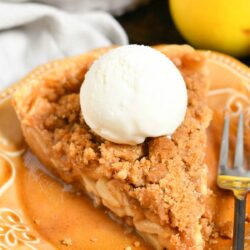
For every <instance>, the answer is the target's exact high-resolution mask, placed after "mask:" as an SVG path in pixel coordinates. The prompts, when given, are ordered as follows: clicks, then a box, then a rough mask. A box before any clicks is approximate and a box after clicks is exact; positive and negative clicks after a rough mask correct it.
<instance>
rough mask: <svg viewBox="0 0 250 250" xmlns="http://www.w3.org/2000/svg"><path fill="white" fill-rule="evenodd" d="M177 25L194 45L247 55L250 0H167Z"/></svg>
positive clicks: (249, 35)
mask: <svg viewBox="0 0 250 250" xmlns="http://www.w3.org/2000/svg"><path fill="white" fill-rule="evenodd" d="M169 4H170V11H171V14H172V17H173V20H174V22H175V24H176V27H177V28H178V29H179V31H180V32H181V34H182V35H183V36H184V38H185V39H186V40H187V41H188V42H190V43H191V44H192V45H194V46H195V47H197V48H202V49H211V50H218V51H222V52H225V53H229V54H231V55H234V56H246V55H250V0H169Z"/></svg>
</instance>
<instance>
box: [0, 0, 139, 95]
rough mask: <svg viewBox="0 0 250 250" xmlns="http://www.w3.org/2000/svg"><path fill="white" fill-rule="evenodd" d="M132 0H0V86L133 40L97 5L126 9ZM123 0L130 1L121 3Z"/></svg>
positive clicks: (108, 8) (106, 7)
mask: <svg viewBox="0 0 250 250" xmlns="http://www.w3.org/2000/svg"><path fill="white" fill-rule="evenodd" d="M132 1H134V2H136V1H135V0H126V1H124V0H86V1H85V0H78V1H77V0H72V1H70V0H50V1H48V0H41V1H36V2H34V1H32V2H31V1H25V0H15V1H14V0H12V1H3V0H2V1H1V0H0V90H2V89H4V88H5V87H7V86H8V85H10V84H12V83H13V82H15V81H17V80H19V79H20V78H21V77H23V76H24V75H25V74H27V73H28V72H29V71H30V70H31V69H32V68H34V67H36V66H38V65H40V64H43V63H47V62H48V61H50V60H54V59H59V58H63V57H65V56H71V55H76V54H80V53H84V52H85V51H88V50H90V49H94V48H97V47H102V46H108V45H110V44H118V45H123V44H127V43H128V39H127V35H126V33H125V32H124V30H123V29H122V27H121V26H120V25H119V24H118V22H117V21H116V20H115V19H114V18H113V17H112V16H111V15H110V14H109V13H106V12H104V11H101V10H97V9H101V8H102V9H105V10H109V11H112V12H116V13H120V12H122V11H124V10H125V9H127V8H128V5H129V2H130V4H131V2H132ZM137 1H138V0H137ZM39 2H40V3H39ZM69 2H70V3H71V4H72V5H70V4H69ZM103 2H106V5H103ZM117 2H120V3H122V2H123V3H124V2H126V4H123V5H120V8H118V7H119V6H118V5H117V4H116V5H115V3H117ZM45 3H50V4H52V5H54V6H52V5H46V4H45ZM112 3H113V5H112ZM74 4H75V5H74ZM73 5H74V8H72V6H73ZM102 5H103V6H102ZM112 6H113V7H112ZM115 6H116V7H115ZM59 8H61V9H59ZM76 10H77V11H76Z"/></svg>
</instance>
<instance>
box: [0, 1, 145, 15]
mask: <svg viewBox="0 0 250 250" xmlns="http://www.w3.org/2000/svg"><path fill="white" fill-rule="evenodd" d="M2 1H6V2H36V3H44V4H48V5H53V6H55V7H57V8H59V9H63V10H66V11H69V12H73V13H77V12H80V13H82V12H83V11H89V10H103V11H107V12H110V13H112V14H114V15H121V14H123V13H124V12H126V11H129V10H133V9H135V8H136V7H137V6H139V5H141V4H144V3H147V2H149V0H32V1H31V0H2Z"/></svg>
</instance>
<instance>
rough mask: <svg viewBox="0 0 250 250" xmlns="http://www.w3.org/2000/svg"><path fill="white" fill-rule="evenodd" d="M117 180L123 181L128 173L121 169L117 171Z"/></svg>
mask: <svg viewBox="0 0 250 250" xmlns="http://www.w3.org/2000/svg"><path fill="white" fill-rule="evenodd" d="M116 176H117V178H119V179H121V180H125V179H126V178H127V176H128V171H127V170H126V169H122V170H121V171H119V172H118V173H117V175H116Z"/></svg>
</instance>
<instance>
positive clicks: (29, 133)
mask: <svg viewBox="0 0 250 250" xmlns="http://www.w3.org/2000/svg"><path fill="white" fill-rule="evenodd" d="M155 48H156V49H157V50H159V51H160V52H162V53H163V54H165V55H166V56H168V57H169V58H170V59H171V60H172V62H174V64H175V65H176V66H177V67H178V69H179V70H180V71H181V74H182V75H183V78H184V80H185V83H186V87H187V90H188V108H187V112H186V116H185V119H184V121H183V122H182V124H181V126H179V127H178V129H177V130H176V131H175V132H174V134H173V135H172V136H171V138H170V137H166V136H161V137H156V138H147V139H146V141H145V142H143V143H141V144H138V145H132V146H131V145H124V144H117V143H113V142H111V141H108V140H105V139H104V138H102V137H100V136H98V135H97V134H95V133H94V132H93V131H92V130H91V129H90V128H89V127H88V126H87V124H86V123H85V121H84V119H83V116H82V113H81V109H80V98H79V91H80V87H81V85H82V82H83V80H84V77H85V73H86V72H87V71H88V69H89V68H90V66H91V64H92V63H93V62H94V61H95V60H96V59H97V58H99V57H100V56H101V55H103V54H105V53H106V52H107V51H109V50H110V49H111V48H108V49H99V50H95V51H92V52H89V53H87V54H85V55H81V56H77V57H73V58H69V59H64V60H61V61H56V62H52V63H49V64H47V65H44V66H42V67H39V68H37V69H35V70H34V71H33V72H32V73H30V74H29V75H28V76H27V77H26V78H24V79H23V80H22V81H21V87H20V88H19V89H18V90H17V92H16V93H15V95H14V100H13V103H14V107H15V110H16V112H17V115H18V117H19V119H20V121H21V126H22V130H23V134H24V136H25V138H26V141H27V143H28V145H29V147H30V148H31V150H32V151H33V152H34V154H35V155H36V156H37V157H38V158H39V159H40V160H41V161H42V162H43V163H44V165H45V166H46V167H47V168H49V169H50V170H51V171H52V172H53V173H54V174H55V175H57V176H59V177H60V178H61V179H62V180H64V181H65V182H66V183H72V184H74V185H76V186H77V187H79V188H81V189H83V190H85V191H86V192H87V194H89V195H90V196H91V197H92V198H93V199H94V201H95V202H96V203H97V204H102V205H103V206H105V207H106V208H107V209H109V210H110V212H112V213H113V214H114V215H116V216H117V217H119V218H121V219H122V220H123V221H124V223H126V224H127V225H129V226H132V227H133V228H135V229H136V231H137V232H138V233H139V234H140V235H141V236H142V237H143V238H144V239H145V240H147V241H148V242H150V244H152V245H153V246H154V247H155V248H156V249H180V250H184V249H203V248H204V246H205V242H206V240H208V238H209V236H210V234H211V230H212V228H211V218H210V217H209V215H208V213H206V209H205V201H206V199H207V196H208V195H209V190H208V187H207V172H208V170H207V166H206V164H205V162H204V157H205V146H206V128H207V127H208V125H209V122H210V119H211V112H210V110H209V108H208V106H207V102H206V94H207V91H208V85H209V83H208V79H209V77H208V75H207V72H206V67H205V63H204V62H205V58H204V56H203V54H202V53H200V52H198V51H195V50H194V49H192V48H191V47H189V46H185V45H184V46H177V45H172V46H166V45H161V46H158V47H155ZM160 108H161V107H159V109H160Z"/></svg>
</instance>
